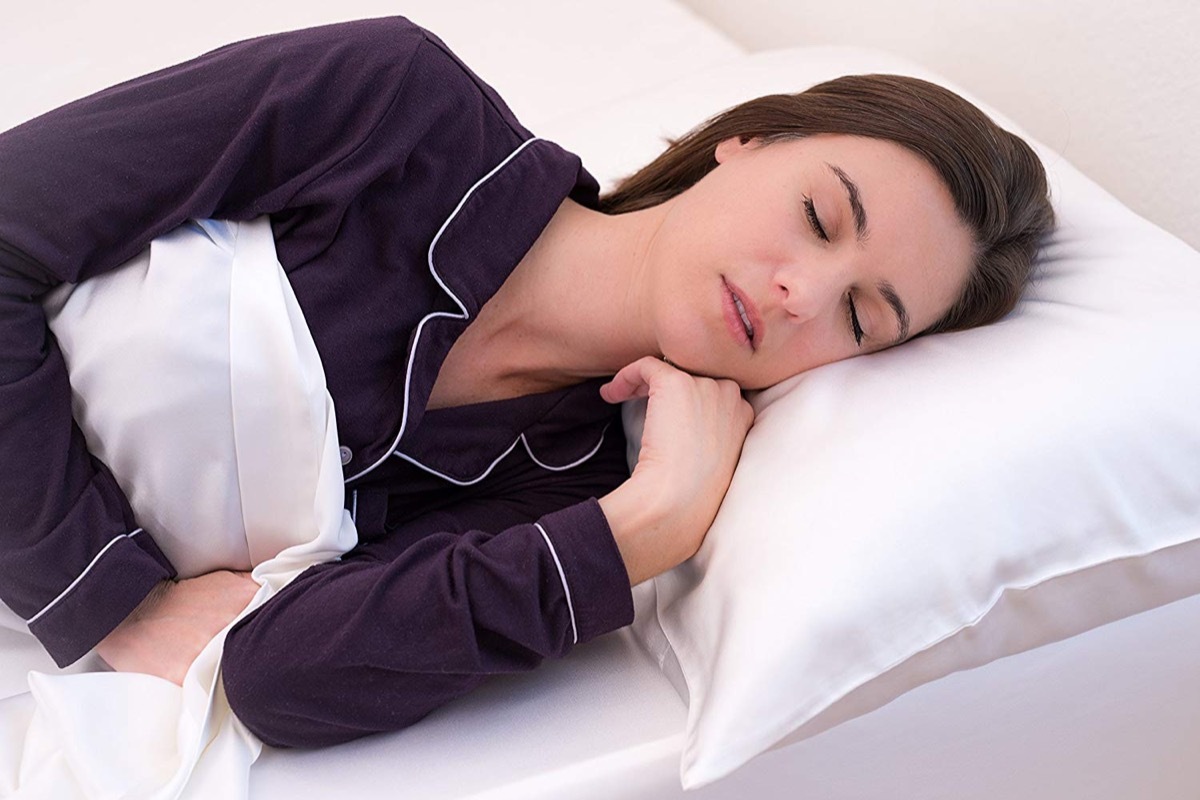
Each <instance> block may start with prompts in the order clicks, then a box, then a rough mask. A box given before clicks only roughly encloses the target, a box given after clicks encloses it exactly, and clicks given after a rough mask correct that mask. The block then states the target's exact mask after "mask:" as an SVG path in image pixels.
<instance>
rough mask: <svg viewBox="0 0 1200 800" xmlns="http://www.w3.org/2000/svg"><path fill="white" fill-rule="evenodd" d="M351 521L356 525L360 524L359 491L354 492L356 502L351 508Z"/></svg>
mask: <svg viewBox="0 0 1200 800" xmlns="http://www.w3.org/2000/svg"><path fill="white" fill-rule="evenodd" d="M350 519H351V521H352V522H354V524H356V525H357V524H358V489H355V490H354V501H353V502H352V503H351V506H350Z"/></svg>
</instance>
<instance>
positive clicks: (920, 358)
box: [549, 48, 1200, 788]
mask: <svg viewBox="0 0 1200 800" xmlns="http://www.w3.org/2000/svg"><path fill="white" fill-rule="evenodd" d="M864 72H896V73H905V74H910V75H915V76H917V77H924V78H926V79H929V80H933V81H935V82H938V83H942V84H944V85H947V86H949V88H952V89H955V90H956V91H958V92H959V93H960V94H964V95H965V96H968V97H969V95H967V94H966V93H965V92H963V91H962V90H961V89H959V88H957V87H955V86H953V84H950V83H949V82H948V81H946V80H945V79H943V78H940V77H939V76H937V75H933V74H931V73H930V72H928V71H927V70H923V69H920V68H918V67H916V66H915V65H912V64H909V63H906V62H904V61H903V60H901V59H898V58H894V57H890V56H887V55H884V54H880V53H877V52H872V51H865V50H856V49H853V48H797V49H792V50H785V51H779V52H774V53H759V54H755V55H752V56H749V57H747V58H745V59H744V60H742V61H740V62H738V63H736V64H730V65H724V66H722V67H720V68H715V69H710V70H706V71H703V72H701V73H699V74H697V75H694V76H690V77H689V78H687V79H685V80H680V81H675V82H672V83H670V84H668V85H666V86H663V87H660V88H657V89H654V90H652V91H649V92H646V93H644V94H642V95H639V96H638V97H635V98H628V99H626V100H625V101H623V102H621V103H618V104H616V105H615V106H614V107H611V108H607V109H605V112H604V115H603V119H601V118H600V116H599V115H596V116H591V117H583V118H577V119H575V120H573V121H572V123H571V124H570V125H564V126H563V127H561V128H560V129H558V130H553V131H550V132H549V133H550V135H555V136H558V137H559V139H560V141H562V142H563V144H565V145H566V146H568V147H571V148H572V149H574V150H575V151H576V152H579V153H580V154H581V155H582V156H583V157H584V159H585V163H592V164H594V165H595V167H594V168H595V169H596V171H597V174H598V176H600V177H601V179H603V178H605V177H611V176H614V175H619V174H620V173H622V172H624V171H627V170H628V169H632V168H633V167H634V166H636V165H638V164H640V163H642V162H643V161H644V160H646V159H647V157H648V156H649V155H651V154H652V153H653V152H655V150H656V149H657V147H658V146H659V143H658V142H656V141H655V138H656V137H652V136H651V135H650V134H651V133H664V134H667V135H679V134H681V133H682V132H683V131H685V130H687V129H688V128H689V127H690V126H691V125H693V124H695V122H696V121H697V120H699V119H701V118H702V117H703V116H704V115H705V114H708V113H711V112H712V111H713V110H714V109H720V108H724V107H728V106H730V105H733V104H735V103H737V102H740V101H742V100H745V99H749V98H751V97H755V96H758V95H762V94H767V93H771V92H791V91H798V90H799V89H802V88H803V87H804V86H807V85H811V84H814V83H816V82H819V81H821V80H826V79H829V78H833V77H836V76H838V75H842V74H849V73H864ZM976 102H977V104H978V105H980V106H981V107H984V106H983V104H981V103H978V101H976ZM984 108H985V110H987V109H986V107H984ZM989 114H990V115H991V116H992V117H993V118H994V119H996V120H997V121H998V122H1000V124H1001V125H1002V126H1004V127H1006V128H1009V129H1010V130H1016V126H1014V125H1013V124H1012V123H1011V122H1009V121H1007V120H1005V119H1004V118H1003V117H1002V116H1000V115H998V114H996V113H995V112H994V111H989ZM1017 132H1018V133H1020V132H1019V131H1017ZM1025 138H1026V139H1027V140H1029V137H1028V136H1027V135H1025ZM608 141H621V142H628V143H631V144H630V146H629V147H628V148H626V149H622V150H620V151H618V150H616V149H615V148H611V147H608V146H607V145H606V142H608ZM1032 144H1034V146H1035V149H1036V150H1037V151H1038V153H1039V155H1040V156H1041V158H1042V160H1043V163H1045V165H1046V167H1047V171H1048V173H1049V178H1050V182H1051V185H1052V194H1053V200H1054V203H1055V206H1056V209H1057V213H1058V215H1059V228H1058V230H1057V231H1056V233H1055V234H1054V235H1053V236H1052V237H1051V239H1050V240H1049V241H1048V242H1047V243H1046V246H1045V248H1044V250H1043V253H1042V256H1041V259H1040V261H1041V263H1040V265H1039V268H1038V270H1037V272H1036V274H1035V278H1034V281H1033V283H1032V286H1031V287H1030V289H1029V291H1028V292H1027V293H1026V296H1025V297H1024V298H1023V300H1022V301H1021V302H1020V303H1019V305H1018V307H1017V308H1016V309H1015V310H1014V311H1013V312H1012V313H1011V314H1010V315H1009V316H1008V317H1006V318H1005V319H1004V320H1003V321H1001V322H999V323H997V324H995V325H992V326H988V327H985V328H981V329H977V330H972V331H965V332H959V333H952V334H943V335H938V336H934V337H929V338H925V339H918V340H916V341H913V342H911V343H908V344H906V345H905V346H904V347H901V348H897V349H895V350H891V351H885V352H881V353H878V354H873V355H868V356H864V357H861V358H856V359H851V360H848V361H844V362H840V363H835V364H831V365H827V366H825V367H821V368H819V369H816V370H812V371H810V372H807V373H805V374H803V375H800V376H797V377H796V378H793V379H791V380H789V381H786V382H784V383H782V384H779V385H777V386H775V387H772V388H771V389H768V390H765V391H763V392H761V393H758V394H757V395H756V396H755V397H753V399H752V404H753V405H754V407H755V410H756V412H757V418H756V421H755V423H754V427H753V428H752V429H751V431H750V434H749V436H748V437H747V439H746V443H745V447H744V449H743V452H742V457H741V460H740V462H739V465H738V469H737V472H736V474H735V476H734V479H733V483H732V485H731V486H730V489H729V492H728V494H727V495H726V497H725V501H724V503H723V505H722V507H721V510H720V513H719V514H718V516H717V519H716V521H715V522H714V524H713V526H712V528H711V530H710V531H709V533H708V536H707V538H706V540H705V542H704V544H703V546H702V547H701V549H700V551H699V553H698V554H697V555H696V557H694V558H693V559H692V560H690V561H689V562H686V563H685V564H683V565H681V566H680V567H678V568H676V569H675V570H672V571H671V572H669V573H666V574H664V575H661V576H659V577H657V578H655V579H653V580H652V581H648V582H646V583H643V584H641V585H640V586H638V587H636V588H635V599H636V602H637V605H638V618H637V620H636V621H635V623H634V628H635V631H636V633H637V635H638V637H639V639H640V640H641V641H642V642H643V643H644V645H645V647H646V648H647V651H648V652H649V653H650V654H651V655H652V656H653V657H654V658H655V659H656V661H658V662H659V663H660V664H661V665H662V668H663V670H664V673H665V674H666V675H667V676H668V678H670V679H671V680H672V682H673V683H674V685H675V686H676V688H677V689H678V690H679V691H680V693H681V696H682V697H684V699H685V700H686V701H687V703H688V733H687V743H686V746H685V748H684V753H683V760H682V763H681V779H682V782H683V785H684V786H685V787H688V788H693V787H699V786H703V785H705V784H707V783H709V782H711V781H714V780H716V779H718V778H721V777H722V776H724V775H727V774H729V773H730V772H731V771H733V770H734V769H736V768H738V767H739V766H741V765H742V764H744V763H746V762H747V761H748V760H749V759H751V758H753V757H754V756H755V755H757V754H759V753H762V752H764V751H765V750H766V749H768V748H769V747H771V746H773V745H776V744H779V743H785V742H787V741H791V740H795V739H798V738H803V737H805V736H811V735H813V734H814V733H816V732H819V731H820V730H824V729H826V728H828V727H831V726H833V725H836V724H838V723H839V722H842V721H844V720H846V719H849V718H851V717H853V716H854V715H856V714H860V713H863V712H864V711H865V710H869V709H871V708H875V707H878V706H880V705H883V704H885V703H887V702H889V701H890V700H892V699H894V698H896V697H898V696H900V695H901V694H903V693H904V692H906V691H908V690H911V689H913V688H915V687H916V686H919V685H920V684H922V683H925V682H927V681H930V680H935V679H937V678H939V677H941V676H943V675H946V674H949V673H951V672H954V671H956V670H962V669H967V668H970V667H974V666H978V665H980V664H984V663H987V662H989V661H991V660H993V659H996V658H999V657H1002V656H1005V655H1008V654H1012V653H1017V652H1021V651H1023V650H1026V649H1028V648H1032V647H1036V646H1038V645H1042V644H1045V643H1047V642H1051V641H1056V640H1059V639H1062V638H1064V637H1067V636H1071V635H1074V634H1077V633H1080V632H1082V631H1085V630H1088V629H1091V628H1093V627H1095V626H1098V625H1102V624H1104V623H1106V622H1110V621H1112V620H1116V619H1120V618H1122V617H1125V616H1128V615H1130V614H1134V613H1137V612H1139V611H1143V610H1145V609H1149V608H1153V607H1155V606H1158V605H1161V604H1163V603H1166V602H1169V601H1171V600H1175V599H1178V598H1182V597H1187V596H1190V595H1193V594H1196V593H1197V592H1200V483H1198V482H1197V481H1196V478H1195V476H1196V475H1200V361H1198V360H1197V359H1196V358H1195V352H1196V351H1197V347H1198V345H1200V254H1198V253H1197V252H1196V251H1194V250H1192V249H1191V248H1189V247H1188V246H1187V245H1185V244H1184V243H1182V242H1180V241H1179V240H1177V239H1176V238H1174V237H1172V236H1171V235H1169V234H1167V233H1166V232H1164V231H1162V230H1161V229H1159V228H1157V227H1155V226H1154V225H1152V224H1150V223H1149V222H1147V221H1146V220H1143V219H1141V218H1139V217H1137V216H1136V215H1135V214H1134V213H1133V212H1131V211H1129V210H1128V209H1127V208H1125V207H1124V206H1122V205H1121V204H1120V203H1119V202H1118V201H1117V200H1115V199H1114V198H1113V197H1111V196H1110V195H1108V194H1107V193H1106V192H1104V191H1103V190H1102V189H1100V188H1099V187H1098V186H1096V185H1095V184H1094V183H1092V182H1091V181H1089V180H1088V179H1087V178H1085V177H1084V176H1083V175H1082V174H1080V173H1079V172H1078V171H1077V170H1075V169H1074V168H1073V167H1071V165H1070V164H1069V163H1068V162H1067V161H1066V160H1065V159H1063V158H1062V157H1061V156H1060V155H1058V154H1056V153H1054V152H1051V151H1050V150H1048V149H1047V148H1045V147H1044V146H1042V145H1040V144H1038V143H1036V142H1032ZM606 159H607V160H606ZM869 201H870V198H869V197H864V200H863V202H864V204H868V203H869ZM643 414H644V401H636V402H634V403H630V404H627V406H626V408H625V423H626V430H627V434H628V435H629V442H630V448H631V452H630V464H631V466H632V464H634V463H636V441H637V437H638V433H637V431H638V430H639V425H640V419H641V417H642V415H643ZM843 700H847V702H840V701H843Z"/></svg>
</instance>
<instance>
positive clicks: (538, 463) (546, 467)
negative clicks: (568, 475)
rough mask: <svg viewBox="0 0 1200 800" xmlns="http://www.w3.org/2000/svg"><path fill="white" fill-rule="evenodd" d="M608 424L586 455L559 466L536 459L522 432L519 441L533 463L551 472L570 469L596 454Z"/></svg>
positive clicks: (602, 442)
mask: <svg viewBox="0 0 1200 800" xmlns="http://www.w3.org/2000/svg"><path fill="white" fill-rule="evenodd" d="M611 424H612V423H611V422H610V423H608V425H611ZM608 425H605V426H604V430H602V431H600V441H598V442H596V446H595V447H593V448H592V449H591V450H590V451H589V452H588V454H587V455H585V456H583V457H582V458H577V459H575V460H574V461H572V462H571V463H570V464H564V465H563V466H561V467H552V466H550V465H549V464H544V463H542V462H541V461H540V460H538V457H537V456H535V455H534V454H533V450H532V448H530V447H529V440H528V439H526V438H525V434H523V433H522V434H521V441H522V442H524V443H525V452H526V453H529V457H530V458H531V459H533V463H535V464H537V465H538V466H539V467H541V468H542V469H548V470H551V471H553V472H562V471H563V470H564V469H570V468H571V467H577V466H579V465H580V464H582V463H583V462H585V461H587V460H588V459H589V458H591V457H592V456H594V455H596V451H597V450H599V449H600V445H602V444H604V434H606V433H608Z"/></svg>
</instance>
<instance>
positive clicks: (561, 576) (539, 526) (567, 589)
mask: <svg viewBox="0 0 1200 800" xmlns="http://www.w3.org/2000/svg"><path fill="white" fill-rule="evenodd" d="M533 525H534V527H535V528H537V529H538V530H539V531H541V532H542V538H543V539H545V540H546V546H547V547H549V548H550V555H552V556H553V557H554V566H556V567H558V579H559V580H560V581H562V587H563V591H564V592H566V593H567V611H568V612H570V614H571V636H572V640H571V644H579V629H578V628H576V627H575V606H574V605H572V604H571V587H569V586H567V576H566V575H565V574H563V568H562V562H561V561H559V560H558V553H556V552H555V551H554V545H553V544H551V543H550V537H549V536H547V535H546V529H545V528H543V527H542V523H540V522H535V523H533Z"/></svg>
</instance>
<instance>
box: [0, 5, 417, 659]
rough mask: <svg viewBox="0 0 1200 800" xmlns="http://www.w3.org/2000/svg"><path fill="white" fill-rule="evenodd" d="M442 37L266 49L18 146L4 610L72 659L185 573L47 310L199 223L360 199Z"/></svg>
mask: <svg viewBox="0 0 1200 800" xmlns="http://www.w3.org/2000/svg"><path fill="white" fill-rule="evenodd" d="M424 42H425V34H424V32H423V31H421V30H420V29H419V28H417V27H416V26H413V25H411V23H408V22H407V21H405V20H403V19H400V18H394V19H387V20H368V21H363V22H357V23H347V24H345V25H336V26H327V27H325V28H315V29H309V30H305V31H297V32H294V33H288V34H280V35H277V36H270V37H263V38H260V39H256V40H250V41H247V42H240V43H237V44H233V45H229V46H227V47H224V48H221V49H219V50H216V51H213V52H211V53H208V54H206V55H203V56H201V57H199V58H197V59H194V60H192V61H189V62H186V63H184V64H180V65H178V66H174V67H171V68H168V69H165V70H162V71H160V72H156V73H153V74H151V75H147V76H144V77H141V78H137V79H135V80H132V81H129V82H127V83H123V84H120V85H118V86H115V87H112V88H110V89H107V90H105V91H102V92H100V93H98V94H96V95H93V96H91V97H88V98H85V99H83V100H80V101H77V102H75V103H72V104H70V105H67V106H64V107H62V108H60V109H56V110H55V111H52V112H50V113H48V114H46V115H44V116H42V117H39V118H37V119H34V120H32V121H30V122H28V123H25V124H24V125H21V126H19V127H17V128H14V129H12V130H10V131H7V132H5V133H3V134H0V596H2V597H3V599H4V601H5V602H6V603H7V604H8V605H9V606H10V607H12V608H13V609H14V610H15V611H16V612H17V613H19V614H20V615H22V616H23V617H24V618H26V619H27V620H28V621H29V625H30V630H31V631H32V632H33V633H34V634H35V635H36V636H38V638H39V639H40V640H41V641H42V644H43V645H44V646H45V647H46V649H47V650H48V651H49V653H50V654H51V655H52V656H53V657H54V659H55V661H56V662H57V663H58V664H60V665H66V664H69V663H71V662H72V661H74V660H76V659H77V658H79V657H80V656H81V655H83V654H84V653H86V652H87V651H88V650H89V649H90V648H92V647H93V646H94V645H95V644H96V643H97V642H98V641H100V640H101V639H102V638H103V637H104V636H105V635H106V634H107V633H109V632H110V631H111V630H112V629H113V628H114V627H115V626H116V625H117V624H118V623H119V622H120V621H121V620H122V619H124V618H125V617H126V616H127V615H128V614H129V612H130V611H131V610H133V609H134V608H135V607H137V606H138V605H139V603H141V602H142V600H143V599H144V598H145V596H146V595H147V593H148V592H150V590H151V589H152V588H153V587H154V586H155V585H157V584H159V583H160V582H161V581H163V580H164V579H167V578H171V577H173V576H174V574H175V573H174V570H173V568H172V566H171V564H170V562H169V560H168V559H167V558H166V557H165V556H164V555H163V553H162V552H161V551H160V550H159V548H158V547H157V546H156V545H155V543H154V541H153V535H154V531H152V530H146V529H144V528H142V527H140V524H139V522H138V520H136V519H134V515H133V513H132V511H131V509H130V507H129V503H128V501H127V499H126V497H125V496H124V494H123V493H122V491H121V489H120V488H119V487H118V485H117V483H116V481H115V480H114V478H113V476H112V474H111V472H110V471H109V470H108V468H107V467H106V466H105V465H104V464H103V463H102V462H100V461H99V460H97V459H96V458H94V457H93V456H92V455H91V454H90V453H89V452H88V450H87V445H86V442H85V441H84V438H83V436H82V433H81V432H80V430H79V428H78V426H77V425H76V424H75V422H74V420H73V418H72V412H71V394H70V386H69V383H68V379H67V371H66V367H65V364H64V361H63V357H62V353H61V351H60V350H59V348H58V345H57V343H56V341H55V339H54V337H53V336H52V335H51V334H50V332H49V330H48V328H47V326H46V318H45V315H44V313H43V310H42V306H41V301H42V298H43V296H44V295H45V294H46V293H47V292H48V291H49V290H50V289H52V288H53V287H54V286H56V285H57V284H59V283H61V282H64V281H67V282H72V283H75V282H79V281H82V280H85V279H87V278H89V277H92V276H95V275H98V274H100V273H102V272H105V271H107V270H110V269H113V268H114V267H116V266H118V265H120V264H122V263H124V262H126V261H127V260H129V259H130V258H131V257H133V256H134V255H136V254H137V253H138V252H139V251H141V250H142V249H143V248H145V247H146V245H147V244H148V243H149V242H150V241H151V240H152V239H154V238H155V237H157V236H159V235H161V234H163V233H165V232H167V231H169V230H171V229H172V228H174V227H176V226H178V225H179V224H180V223H182V222H183V221H184V220H186V219H188V218H203V217H217V218H228V219H247V218H251V217H256V216H259V215H262V214H272V213H276V212H279V211H281V210H284V209H290V210H294V211H295V213H304V210H305V209H306V208H308V207H315V206H321V205H322V204H323V206H324V207H328V206H329V205H331V204H334V205H336V204H338V203H343V202H348V200H347V199H346V198H348V197H352V196H353V195H354V194H355V193H356V192H357V190H358V188H359V187H360V186H361V185H362V183H363V182H367V181H370V180H372V179H373V178H374V177H377V175H378V174H379V171H380V170H381V169H382V168H383V167H381V166H380V165H381V164H389V163H396V164H402V163H403V161H404V157H405V153H406V148H408V147H411V146H412V143H413V136H416V135H417V133H415V132H413V131H412V130H411V127H412V126H414V123H413V122H412V120H411V119H408V120H406V119H404V118H403V115H404V111H403V109H399V110H397V109H396V108H394V104H395V100H396V98H397V97H398V96H399V94H400V91H401V87H402V86H403V84H404V77H405V75H406V74H407V70H408V65H409V63H410V62H411V60H412V59H413V58H414V56H415V54H416V52H417V51H418V49H419V48H420V47H421V46H422V44H423V43H424ZM406 125H407V126H409V127H405V126H406ZM406 131H407V132H408V133H409V135H407V136H406V135H405V132H406Z"/></svg>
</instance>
